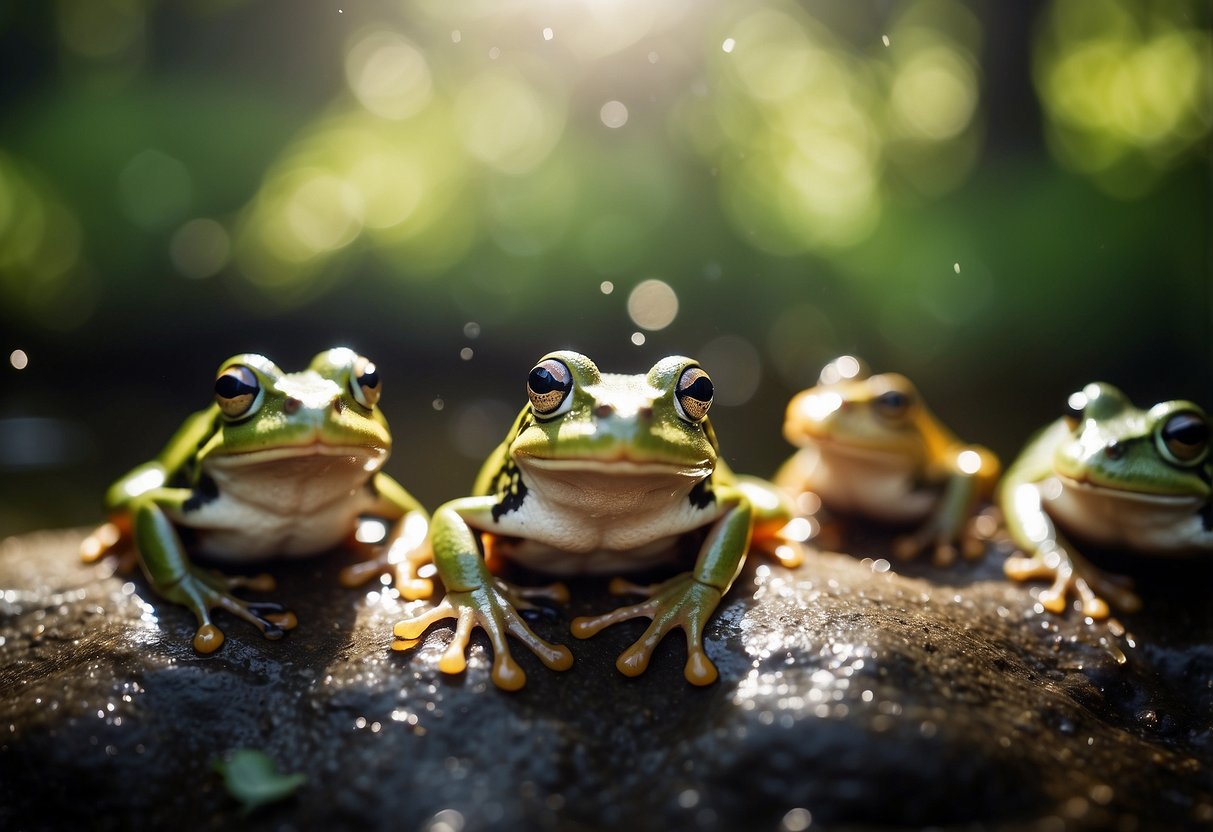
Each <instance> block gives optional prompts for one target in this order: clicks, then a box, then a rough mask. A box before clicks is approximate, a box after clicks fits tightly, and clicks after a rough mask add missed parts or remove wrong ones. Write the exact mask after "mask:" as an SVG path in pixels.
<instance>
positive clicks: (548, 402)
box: [526, 358, 573, 416]
mask: <svg viewBox="0 0 1213 832" xmlns="http://www.w3.org/2000/svg"><path fill="white" fill-rule="evenodd" d="M572 389H573V374H572V373H571V372H569V368H568V367H567V366H566V365H565V363H564V362H563V361H559V360H557V359H555V358H549V359H548V360H546V361H542V362H540V363H539V364H537V365H536V366H535V368H534V369H533V370H531V374H530V375H529V376H527V379H526V394H527V396H528V397H529V398H530V400H531V407H532V408H533V409H534V411H535V413H537V414H538V415H540V416H555V415H557V413H558V412H563V411H562V410H561V406H562V405H564V404H565V402H570V403H571V402H572V399H571V398H570V397H569V393H570V391H572Z"/></svg>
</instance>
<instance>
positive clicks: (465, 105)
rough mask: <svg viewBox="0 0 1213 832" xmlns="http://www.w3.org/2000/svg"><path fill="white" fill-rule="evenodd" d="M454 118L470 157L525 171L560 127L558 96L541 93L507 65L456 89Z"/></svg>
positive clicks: (549, 145)
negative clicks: (458, 89) (457, 91)
mask: <svg viewBox="0 0 1213 832" xmlns="http://www.w3.org/2000/svg"><path fill="white" fill-rule="evenodd" d="M455 122H456V129H457V130H458V133H459V137H460V139H461V140H462V142H463V145H464V147H466V148H467V150H468V152H469V153H471V154H472V155H473V156H474V157H476V158H477V159H479V160H480V161H482V162H484V163H485V164H487V165H489V166H490V167H493V168H496V169H497V170H500V171H502V172H503V173H510V174H521V173H526V172H527V171H529V170H531V169H533V168H534V167H536V166H537V165H538V164H539V163H540V162H542V161H543V160H544V159H546V158H547V157H548V154H550V153H551V152H552V148H553V147H555V145H556V142H557V141H558V140H559V138H560V135H561V133H562V132H563V130H564V111H563V96H562V95H560V94H553V93H552V92H551V91H549V92H546V93H545V92H541V91H540V90H539V89H537V88H536V87H534V86H532V85H531V84H530V83H529V82H528V81H527V79H526V78H525V77H524V76H523V75H522V73H521V72H519V71H517V70H515V69H513V68H511V67H495V68H493V69H492V70H489V71H486V72H484V73H481V74H480V75H478V76H476V77H475V78H473V79H472V80H471V81H470V82H469V83H468V84H467V85H465V86H464V88H463V89H462V90H460V92H459V94H458V95H457V96H456V98H455Z"/></svg>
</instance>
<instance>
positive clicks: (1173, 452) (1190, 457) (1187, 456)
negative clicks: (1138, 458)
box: [1158, 411, 1209, 465]
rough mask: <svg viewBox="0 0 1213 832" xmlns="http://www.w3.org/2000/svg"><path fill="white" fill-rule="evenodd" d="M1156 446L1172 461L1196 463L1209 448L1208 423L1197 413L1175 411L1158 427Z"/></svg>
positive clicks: (1184, 463)
mask: <svg viewBox="0 0 1213 832" xmlns="http://www.w3.org/2000/svg"><path fill="white" fill-rule="evenodd" d="M1158 448H1159V450H1160V451H1161V452H1162V454H1163V456H1165V457H1166V458H1168V459H1170V460H1171V461H1172V462H1176V463H1178V464H1180V465H1197V464H1199V463H1200V462H1201V461H1203V460H1204V458H1205V456H1206V454H1207V453H1208V450H1209V423H1208V422H1206V421H1205V419H1204V417H1203V416H1201V415H1200V414H1199V413H1193V412H1191V411H1183V412H1180V413H1176V414H1174V415H1173V416H1171V417H1170V418H1168V419H1167V421H1165V422H1163V424H1162V428H1161V429H1159V431H1158Z"/></svg>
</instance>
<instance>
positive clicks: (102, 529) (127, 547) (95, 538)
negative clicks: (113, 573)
mask: <svg viewBox="0 0 1213 832" xmlns="http://www.w3.org/2000/svg"><path fill="white" fill-rule="evenodd" d="M107 555H117V556H118V568H117V571H118V572H120V573H121V574H124V575H125V574H128V573H130V572H131V571H133V570H134V569H135V567H136V566H138V565H139V556H138V555H137V554H136V552H135V547H134V545H133V542H132V540H131V533H130V529H129V527H127V528H124V527H123V526H122V525H120V524H119V523H115V522H112V521H111V522H109V523H102V524H101V525H100V526H98V527H97V528H95V529H93V531H92V533H91V534H89V536H88V537H86V538H84V540H82V541H80V560H81V561H83V562H84V563H96V562H97V561H99V560H101V559H102V558H104V557H106V556H107Z"/></svg>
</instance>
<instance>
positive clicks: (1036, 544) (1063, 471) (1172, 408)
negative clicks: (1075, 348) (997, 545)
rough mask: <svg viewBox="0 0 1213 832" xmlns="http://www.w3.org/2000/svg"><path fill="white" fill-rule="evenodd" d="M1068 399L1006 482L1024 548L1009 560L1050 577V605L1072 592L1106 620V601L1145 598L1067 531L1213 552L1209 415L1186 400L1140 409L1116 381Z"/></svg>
mask: <svg viewBox="0 0 1213 832" xmlns="http://www.w3.org/2000/svg"><path fill="white" fill-rule="evenodd" d="M1069 404H1070V409H1071V413H1070V414H1068V415H1066V416H1064V417H1063V418H1061V419H1059V420H1057V421H1056V422H1054V423H1052V424H1051V425H1049V426H1048V427H1046V428H1045V429H1044V430H1042V431H1041V432H1040V433H1038V434H1037V435H1036V436H1035V437H1034V438H1033V439H1032V440H1031V441H1030V442H1029V443H1028V446H1027V447H1026V448H1025V449H1024V451H1023V453H1022V454H1021V455H1020V457H1019V458H1018V459H1017V460H1016V461H1015V464H1014V465H1012V466H1011V468H1010V470H1008V471H1007V475H1006V477H1004V478H1003V481H1002V483H1001V485H1000V486H999V494H998V502H999V505H1000V506H1001V507H1002V511H1003V514H1004V515H1005V517H1006V522H1007V529H1008V531H1009V532H1010V534H1011V536H1012V538H1013V539H1014V540H1015V542H1016V544H1017V545H1018V546H1019V547H1020V548H1021V549H1022V550H1023V551H1024V552H1025V556H1024V557H1013V558H1009V559H1008V560H1007V562H1006V567H1005V568H1006V573H1007V575H1008V576H1010V577H1012V578H1015V579H1017V580H1028V579H1032V578H1051V579H1052V580H1053V584H1052V585H1051V586H1050V587H1048V588H1047V589H1045V590H1044V591H1043V592H1041V594H1040V602H1041V604H1042V605H1043V606H1044V607H1045V609H1047V610H1049V611H1051V612H1057V613H1060V612H1062V611H1064V610H1065V608H1066V606H1067V602H1068V600H1069V595H1070V593H1071V592H1074V593H1075V594H1076V595H1077V596H1078V599H1079V601H1080V604H1081V607H1082V611H1083V613H1084V614H1085V615H1087V616H1090V617H1091V618H1104V617H1106V616H1107V615H1108V614H1109V606H1108V601H1111V602H1112V604H1113V605H1114V606H1116V607H1119V608H1120V609H1123V610H1125V611H1133V610H1135V609H1137V608H1138V607H1139V606H1140V600H1139V599H1138V597H1137V596H1136V594H1135V593H1133V592H1132V591H1130V589H1129V588H1128V587H1127V582H1125V581H1123V580H1117V579H1115V578H1113V577H1110V576H1107V575H1105V574H1104V573H1103V572H1101V571H1100V570H1099V569H1097V568H1096V567H1095V566H1093V565H1092V564H1090V563H1089V562H1087V561H1086V560H1085V559H1084V558H1083V557H1082V556H1081V554H1080V553H1079V551H1078V549H1077V548H1076V547H1075V545H1074V544H1073V543H1072V542H1071V541H1070V540H1069V538H1068V537H1067V535H1072V536H1073V537H1074V538H1076V539H1079V540H1082V541H1086V542H1089V543H1092V544H1095V545H1098V546H1104V547H1111V548H1119V549H1127V550H1133V551H1137V552H1140V553H1142V554H1145V555H1148V556H1152V557H1170V556H1205V557H1208V556H1213V497H1211V496H1210V494H1211V493H1213V488H1211V487H1210V483H1211V482H1213V461H1211V460H1210V452H1209V419H1208V416H1206V415H1205V412H1204V411H1203V410H1202V409H1201V408H1200V407H1199V406H1198V405H1195V404H1193V403H1192V402H1188V401H1170V402H1162V403H1160V404H1156V405H1154V406H1153V407H1151V408H1150V409H1149V410H1141V409H1139V408H1137V407H1134V406H1133V403H1132V402H1131V401H1129V399H1128V397H1126V396H1125V395H1124V394H1123V393H1121V392H1120V391H1119V390H1117V389H1116V388H1115V387H1113V386H1112V385H1110V384H1100V383H1094V384H1088V385H1087V386H1086V387H1084V388H1083V389H1082V390H1081V391H1079V392H1078V393H1075V394H1074V395H1072V396H1070V400H1069ZM1105 599H1106V600H1105Z"/></svg>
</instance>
